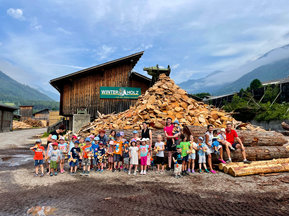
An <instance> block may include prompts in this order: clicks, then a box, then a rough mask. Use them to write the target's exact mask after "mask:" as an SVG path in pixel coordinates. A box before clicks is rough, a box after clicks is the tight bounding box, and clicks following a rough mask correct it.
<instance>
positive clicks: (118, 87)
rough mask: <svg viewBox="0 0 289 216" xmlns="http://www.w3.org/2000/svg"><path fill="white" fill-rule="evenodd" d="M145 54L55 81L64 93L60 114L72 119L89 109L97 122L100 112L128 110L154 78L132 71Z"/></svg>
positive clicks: (53, 82) (53, 84) (60, 91)
mask: <svg viewBox="0 0 289 216" xmlns="http://www.w3.org/2000/svg"><path fill="white" fill-rule="evenodd" d="M142 55H143V52H138V53H135V54H132V55H129V56H126V57H123V58H120V59H116V60H113V61H109V62H106V63H103V64H100V65H97V66H94V67H90V68H87V69H83V70H81V71H78V72H75V73H72V74H68V75H66V76H62V77H59V78H56V79H53V80H51V81H50V84H51V85H52V86H53V87H55V88H56V89H57V90H58V91H59V93H60V115H62V116H65V117H72V116H73V115H74V114H77V113H78V112H80V111H83V110H85V111H86V112H87V113H88V114H89V115H90V117H91V119H93V118H96V117H97V116H98V111H99V112H100V113H102V114H108V113H112V112H116V113H118V112H121V111H124V110H126V109H128V108H129V107H130V106H131V105H133V104H134V103H135V102H136V101H137V99H138V96H140V95H141V94H143V93H145V91H146V90H147V89H148V88H149V87H150V83H151V79H150V78H148V77H146V76H143V75H141V74H139V73H136V72H133V71H132V69H133V68H134V66H135V65H136V63H137V62H138V60H139V59H140V58H141V56H142Z"/></svg>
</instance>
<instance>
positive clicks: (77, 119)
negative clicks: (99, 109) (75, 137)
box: [72, 114, 90, 133]
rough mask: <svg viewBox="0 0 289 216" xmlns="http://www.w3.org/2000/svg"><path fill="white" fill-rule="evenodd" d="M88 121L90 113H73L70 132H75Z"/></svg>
mask: <svg viewBox="0 0 289 216" xmlns="http://www.w3.org/2000/svg"><path fill="white" fill-rule="evenodd" d="M89 122H90V114H74V115H73V123H72V132H73V133H77V132H78V131H79V130H80V128H81V127H82V126H83V125H85V124H87V123H89Z"/></svg>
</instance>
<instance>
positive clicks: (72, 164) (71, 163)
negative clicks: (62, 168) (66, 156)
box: [70, 159, 78, 167]
mask: <svg viewBox="0 0 289 216" xmlns="http://www.w3.org/2000/svg"><path fill="white" fill-rule="evenodd" d="M70 166H71V167H76V166H78V159H76V161H75V162H73V161H71V162H70Z"/></svg>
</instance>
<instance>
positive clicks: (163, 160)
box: [156, 156, 165, 165]
mask: <svg viewBox="0 0 289 216" xmlns="http://www.w3.org/2000/svg"><path fill="white" fill-rule="evenodd" d="M156 164H161V165H164V164H165V158H164V157H158V156H157V157H156Z"/></svg>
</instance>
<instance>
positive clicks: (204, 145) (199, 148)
mask: <svg viewBox="0 0 289 216" xmlns="http://www.w3.org/2000/svg"><path fill="white" fill-rule="evenodd" d="M204 147H206V144H204V143H202V144H201V145H200V144H198V154H199V156H204V155H206V153H205V152H204V151H203V149H201V148H204Z"/></svg>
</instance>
